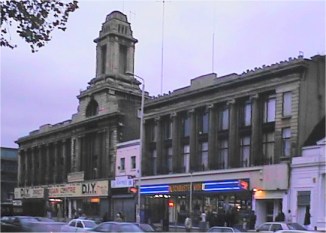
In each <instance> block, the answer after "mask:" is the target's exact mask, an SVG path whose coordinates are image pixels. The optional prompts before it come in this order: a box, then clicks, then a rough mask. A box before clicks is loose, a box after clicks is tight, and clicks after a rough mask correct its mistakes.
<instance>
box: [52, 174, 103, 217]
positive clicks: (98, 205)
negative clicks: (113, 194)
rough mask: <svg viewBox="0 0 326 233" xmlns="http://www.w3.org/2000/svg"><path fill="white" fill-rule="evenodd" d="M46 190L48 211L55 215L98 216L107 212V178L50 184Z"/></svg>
mask: <svg viewBox="0 0 326 233" xmlns="http://www.w3.org/2000/svg"><path fill="white" fill-rule="evenodd" d="M48 190H49V195H48V196H49V198H48V202H49V207H50V211H51V214H52V215H53V216H55V217H58V218H75V217H79V216H81V215H86V216H87V217H90V218H100V217H102V216H103V215H104V214H105V212H107V209H108V181H107V180H101V181H87V182H86V181H84V182H76V183H67V184H60V185H51V186H49V187H48Z"/></svg>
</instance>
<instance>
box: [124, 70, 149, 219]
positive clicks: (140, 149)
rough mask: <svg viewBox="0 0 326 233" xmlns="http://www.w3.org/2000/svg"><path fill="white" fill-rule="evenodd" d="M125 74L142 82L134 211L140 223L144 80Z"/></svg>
mask: <svg viewBox="0 0 326 233" xmlns="http://www.w3.org/2000/svg"><path fill="white" fill-rule="evenodd" d="M126 74H129V75H132V76H134V77H136V78H139V79H141V80H142V95H141V105H140V129H139V131H140V136H139V152H140V153H139V166H138V173H139V175H138V193H137V194H138V196H137V209H136V221H137V223H140V186H141V176H142V157H143V130H144V102H145V80H144V79H143V78H142V77H140V76H138V75H135V74H133V73H130V72H127V73H126Z"/></svg>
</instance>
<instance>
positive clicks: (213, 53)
mask: <svg viewBox="0 0 326 233" xmlns="http://www.w3.org/2000/svg"><path fill="white" fill-rule="evenodd" d="M213 4H214V6H213V15H212V21H213V38H212V73H214V63H215V61H214V60H215V2H213Z"/></svg>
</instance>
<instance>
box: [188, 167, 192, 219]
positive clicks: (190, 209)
mask: <svg viewBox="0 0 326 233" xmlns="http://www.w3.org/2000/svg"><path fill="white" fill-rule="evenodd" d="M189 192H190V196H189V217H190V218H192V216H191V214H192V171H190V190H189Z"/></svg>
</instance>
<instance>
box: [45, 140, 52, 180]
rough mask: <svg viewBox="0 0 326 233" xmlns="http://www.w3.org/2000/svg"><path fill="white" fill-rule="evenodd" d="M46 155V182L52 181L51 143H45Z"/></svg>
mask: <svg viewBox="0 0 326 233" xmlns="http://www.w3.org/2000/svg"><path fill="white" fill-rule="evenodd" d="M45 156H46V169H45V184H49V183H50V175H51V172H50V166H52V165H51V164H50V144H46V145H45Z"/></svg>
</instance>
